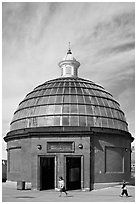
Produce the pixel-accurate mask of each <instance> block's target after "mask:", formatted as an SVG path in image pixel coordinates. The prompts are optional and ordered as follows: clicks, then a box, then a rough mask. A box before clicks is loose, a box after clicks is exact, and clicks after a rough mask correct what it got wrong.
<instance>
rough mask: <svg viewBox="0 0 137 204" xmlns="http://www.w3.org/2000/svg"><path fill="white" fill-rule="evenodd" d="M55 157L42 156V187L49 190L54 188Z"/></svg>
mask: <svg viewBox="0 0 137 204" xmlns="http://www.w3.org/2000/svg"><path fill="white" fill-rule="evenodd" d="M54 163H55V162H54V157H41V158H40V189H41V190H48V189H54V188H55V186H54V183H55V182H54V179H55V178H54V177H55V176H54V175H55V172H54V169H55V166H54Z"/></svg>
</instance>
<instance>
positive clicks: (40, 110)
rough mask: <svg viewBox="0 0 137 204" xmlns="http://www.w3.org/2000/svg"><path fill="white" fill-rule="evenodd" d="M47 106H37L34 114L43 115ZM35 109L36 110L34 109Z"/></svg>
mask: <svg viewBox="0 0 137 204" xmlns="http://www.w3.org/2000/svg"><path fill="white" fill-rule="evenodd" d="M47 109H48V106H39V107H38V113H36V112H35V114H36V115H45V114H47V112H48V110H47ZM35 111H36V110H35Z"/></svg>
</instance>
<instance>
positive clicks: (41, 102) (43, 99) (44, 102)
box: [37, 96, 49, 105]
mask: <svg viewBox="0 0 137 204" xmlns="http://www.w3.org/2000/svg"><path fill="white" fill-rule="evenodd" d="M48 99H49V96H43V97H40V98H39V100H38V103H37V105H42V104H47V103H48Z"/></svg>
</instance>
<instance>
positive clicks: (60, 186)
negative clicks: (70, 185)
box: [58, 176, 68, 197]
mask: <svg viewBox="0 0 137 204" xmlns="http://www.w3.org/2000/svg"><path fill="white" fill-rule="evenodd" d="M58 185H59V191H60V194H59V197H61V195H62V192H64V193H65V194H66V196H67V195H68V193H67V192H66V189H65V183H64V179H63V178H62V176H60V177H59V182H58Z"/></svg>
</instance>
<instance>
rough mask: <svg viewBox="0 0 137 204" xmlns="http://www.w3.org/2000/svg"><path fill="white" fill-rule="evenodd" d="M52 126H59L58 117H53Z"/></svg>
mask: <svg viewBox="0 0 137 204" xmlns="http://www.w3.org/2000/svg"><path fill="white" fill-rule="evenodd" d="M54 125H55V126H60V116H54Z"/></svg>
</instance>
